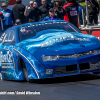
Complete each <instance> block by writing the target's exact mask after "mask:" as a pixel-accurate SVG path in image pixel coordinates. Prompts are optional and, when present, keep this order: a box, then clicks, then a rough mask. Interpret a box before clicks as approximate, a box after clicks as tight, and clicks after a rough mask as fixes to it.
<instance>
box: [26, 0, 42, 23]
mask: <svg viewBox="0 0 100 100" xmlns="http://www.w3.org/2000/svg"><path fill="white" fill-rule="evenodd" d="M40 15H41V11H40V9H38V7H37V2H36V1H34V3H33V7H32V8H30V9H29V11H28V12H27V15H26V19H27V21H28V22H29V23H32V22H38V21H39V17H40Z"/></svg>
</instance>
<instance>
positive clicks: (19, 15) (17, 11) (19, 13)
mask: <svg viewBox="0 0 100 100" xmlns="http://www.w3.org/2000/svg"><path fill="white" fill-rule="evenodd" d="M21 2H22V0H16V4H15V5H14V6H13V8H12V13H13V16H14V18H15V20H16V19H20V20H21V23H22V24H23V23H25V22H26V20H25V15H24V14H25V6H24V5H23V4H22V3H21ZM15 20H14V23H15Z"/></svg>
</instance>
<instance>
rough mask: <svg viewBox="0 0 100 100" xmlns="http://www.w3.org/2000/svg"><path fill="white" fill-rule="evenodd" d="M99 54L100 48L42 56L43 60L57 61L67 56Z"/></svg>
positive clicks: (77, 56) (76, 56)
mask: <svg viewBox="0 0 100 100" xmlns="http://www.w3.org/2000/svg"><path fill="white" fill-rule="evenodd" d="M91 54H93V55H98V54H100V49H97V50H92V51H88V52H83V53H78V54H72V55H55V56H45V55H43V56H42V60H43V61H55V60H57V59H66V58H79V57H83V56H87V55H91Z"/></svg>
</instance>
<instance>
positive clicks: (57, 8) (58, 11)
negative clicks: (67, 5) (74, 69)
mask: <svg viewBox="0 0 100 100" xmlns="http://www.w3.org/2000/svg"><path fill="white" fill-rule="evenodd" d="M54 10H55V13H56V15H57V16H58V18H60V19H63V16H64V15H65V10H64V9H63V8H62V6H61V5H60V3H59V2H55V3H54Z"/></svg>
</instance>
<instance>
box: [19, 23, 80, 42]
mask: <svg viewBox="0 0 100 100" xmlns="http://www.w3.org/2000/svg"><path fill="white" fill-rule="evenodd" d="M48 29H63V30H66V31H67V32H77V33H81V31H80V30H79V29H78V28H76V27H75V26H74V25H72V24H70V23H68V22H47V23H41V24H40V23H39V24H34V25H30V26H24V27H20V28H19V29H18V35H19V41H22V40H25V39H28V38H31V37H34V36H35V35H36V34H37V33H38V32H40V31H43V30H48Z"/></svg>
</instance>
